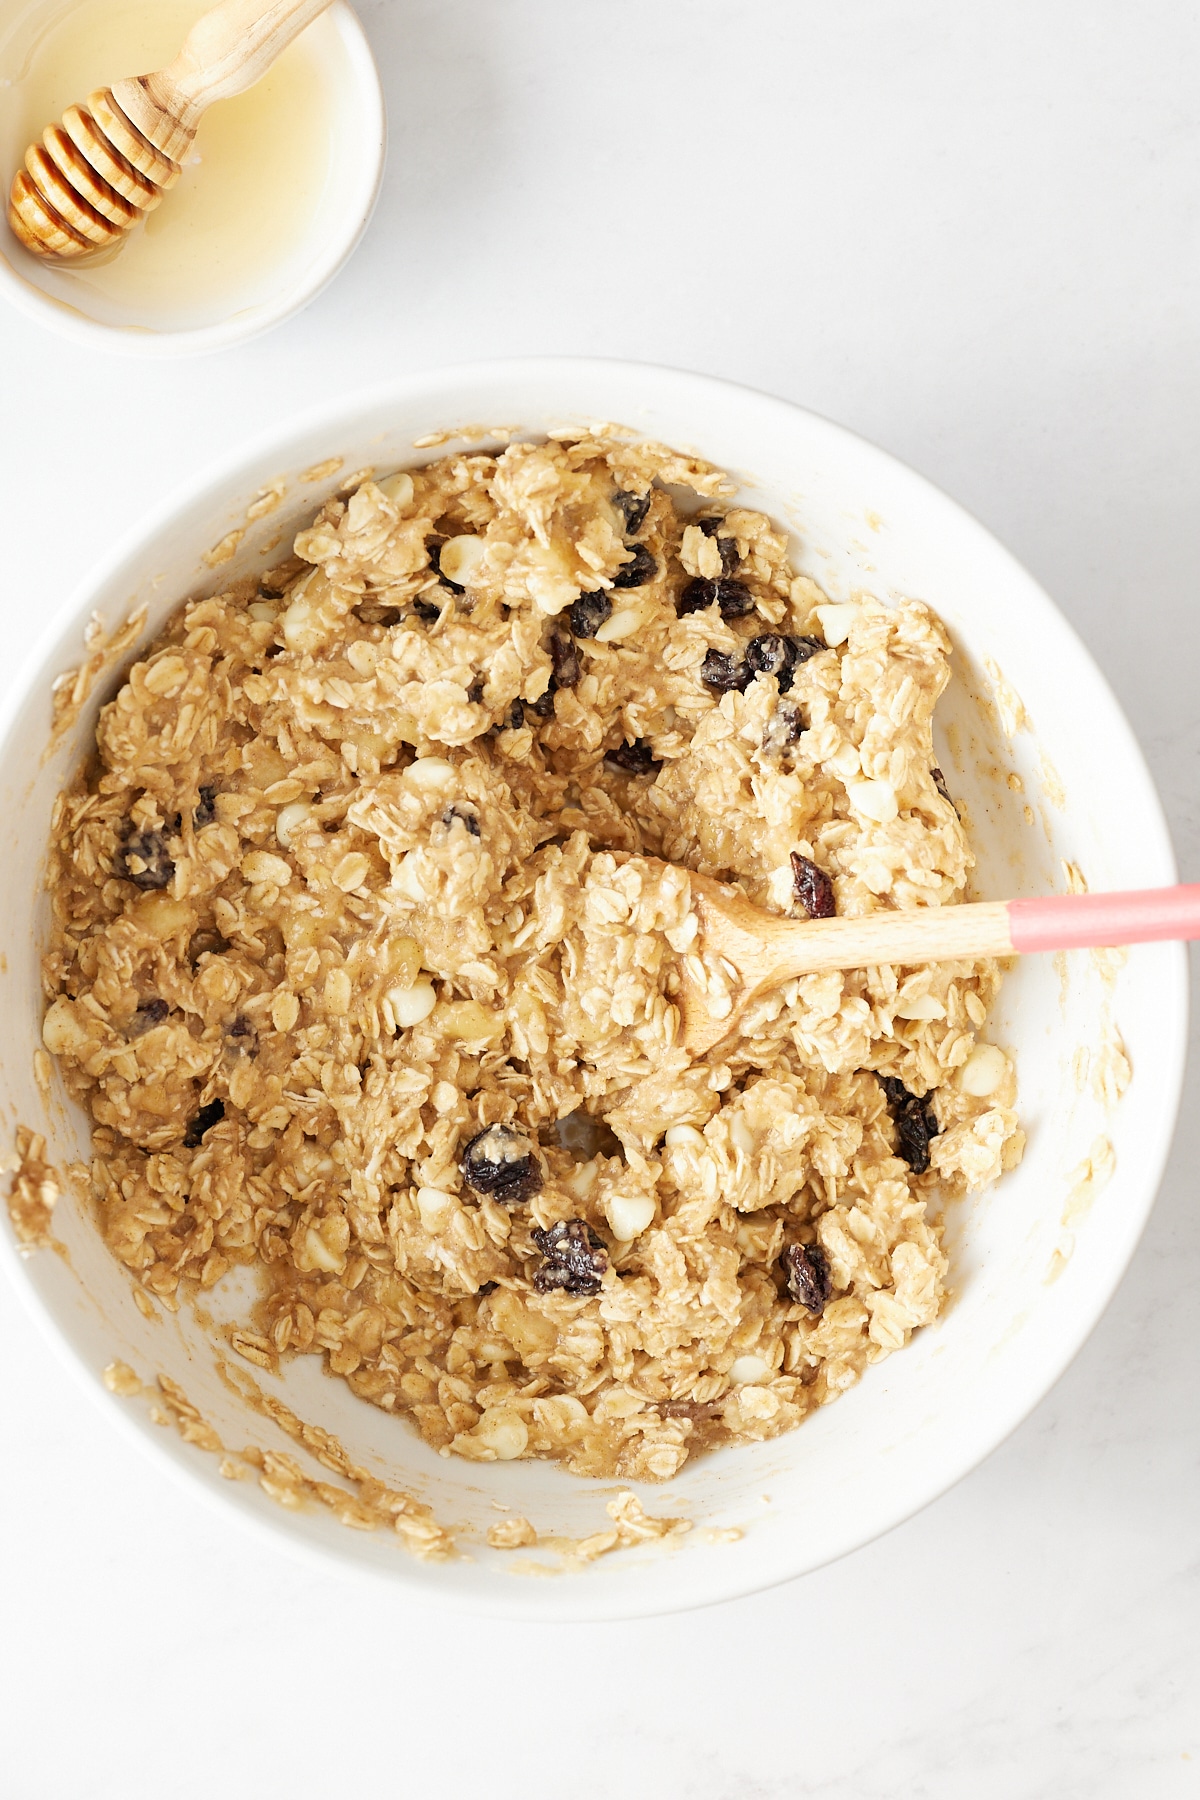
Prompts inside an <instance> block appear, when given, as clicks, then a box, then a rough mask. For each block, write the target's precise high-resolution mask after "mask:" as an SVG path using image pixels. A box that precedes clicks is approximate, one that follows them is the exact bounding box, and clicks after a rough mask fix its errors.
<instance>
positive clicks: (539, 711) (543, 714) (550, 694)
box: [525, 675, 554, 719]
mask: <svg viewBox="0 0 1200 1800" xmlns="http://www.w3.org/2000/svg"><path fill="white" fill-rule="evenodd" d="M525 708H526V711H527V712H531V713H532V714H533V716H534V718H535V719H552V718H553V717H554V677H553V675H552V676H551V677H550V685H549V687H548V688H547V689H546V691H545V693H544V694H541V695H540V696H539V697H538V699H536V700H526V702H525Z"/></svg>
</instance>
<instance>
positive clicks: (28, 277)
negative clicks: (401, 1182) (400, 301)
mask: <svg viewBox="0 0 1200 1800" xmlns="http://www.w3.org/2000/svg"><path fill="white" fill-rule="evenodd" d="M61 15H62V7H61V5H55V4H54V0H47V3H46V4H44V5H39V4H35V5H34V6H32V7H27V8H26V9H25V10H24V11H23V12H22V13H21V14H20V15H18V17H17V20H16V22H15V24H14V25H13V26H12V28H11V31H10V34H9V37H8V38H7V39H6V42H7V43H10V44H11V43H16V44H17V46H18V48H19V47H20V44H21V42H22V41H23V40H22V38H21V36H20V35H19V34H24V35H25V36H26V37H28V36H30V35H31V34H32V33H33V32H35V31H36V30H37V29H39V28H41V25H42V20H43V18H45V19H46V20H47V21H53V20H55V19H57V18H60V17H61ZM310 34H311V35H310ZM305 39H306V42H307V43H308V44H309V45H310V46H311V52H312V55H313V60H314V63H315V64H316V65H317V66H318V67H319V69H320V72H321V77H322V79H323V80H324V81H325V82H326V84H327V87H328V93H329V104H330V142H331V160H330V165H329V169H328V175H327V179H326V181H325V186H324V190H323V192H322V195H321V197H320V200H319V201H318V203H317V205H316V207H315V208H314V210H313V212H312V213H311V215H310V216H309V218H308V220H307V222H306V224H305V225H304V227H303V230H302V231H301V233H300V234H299V236H298V237H297V238H296V239H295V240H294V241H293V242H292V244H291V246H290V248H289V249H288V250H287V252H286V254H285V255H284V256H283V257H282V259H281V260H280V262H279V263H278V264H277V265H275V266H274V267H273V268H271V269H270V270H269V271H268V272H266V273H264V271H263V270H262V269H261V268H260V267H257V266H256V267H254V268H253V269H252V270H248V272H247V276H246V279H245V281H244V283H243V284H242V286H241V287H240V288H239V287H238V286H236V285H235V286H234V287H233V288H231V289H227V290H226V291H225V292H224V293H223V294H222V295H221V296H220V298H219V300H214V302H213V304H212V306H211V308H210V311H211V314H212V316H211V318H203V319H202V322H200V323H197V322H196V318H195V313H194V311H193V312H192V313H190V314H189V315H188V316H186V318H185V317H184V316H183V315H182V314H178V315H177V314H173V312H172V310H171V309H170V307H169V306H165V307H163V308H162V309H158V310H155V311H153V312H152V313H150V314H148V315H139V316H137V317H135V316H134V315H133V313H132V311H131V310H130V309H128V308H125V307H122V306H121V305H119V304H118V303H115V302H114V301H113V300H112V299H111V298H106V297H101V296H99V295H98V294H96V293H95V292H94V291H93V290H91V289H89V288H88V287H87V286H86V285H85V284H83V283H82V282H80V281H79V280H78V279H77V278H76V277H74V276H72V275H71V274H70V273H69V272H68V271H67V270H65V269H64V268H62V267H60V266H56V265H54V264H53V263H46V262H43V261H41V259H40V258H38V257H36V256H33V255H31V254H30V252H29V251H28V250H26V249H25V248H24V247H23V246H22V245H21V244H20V243H19V242H18V241H17V239H16V238H15V237H14V236H13V234H12V232H11V231H10V230H9V229H8V226H7V224H6V223H5V222H4V221H3V219H2V218H0V294H3V295H4V297H5V298H6V299H8V300H9V301H11V303H12V304H13V305H14V306H16V307H18V308H19V309H20V311H21V312H23V313H26V314H27V315H28V316H29V317H30V318H31V319H36V320H37V321H38V323H39V324H42V325H45V326H47V327H48V328H49V329H50V330H51V331H57V332H58V333H60V334H61V335H62V336H63V337H68V338H72V339H74V341H75V342H76V343H81V344H86V345H89V346H91V347H92V348H93V349H99V350H107V351H112V352H115V353H116V354H118V355H122V356H143V357H150V358H166V357H177V356H195V355H199V354H202V353H203V352H206V351H210V350H225V349H228V348H229V347H230V346H231V345H233V344H241V343H245V342H246V341H247V339H249V338H254V337H258V336H259V335H260V334H261V333H262V332H264V331H269V330H270V329H271V327H272V326H274V325H278V324H280V323H281V322H282V321H283V320H284V319H287V318H290V317H291V315H292V314H293V313H295V312H299V310H300V309H301V307H304V306H307V305H308V303H309V301H310V300H313V299H315V298H316V296H317V295H318V294H319V293H320V292H321V290H322V288H324V287H326V286H327V285H328V283H329V282H330V281H332V280H333V278H334V276H335V275H336V274H337V272H338V270H339V269H340V268H341V267H342V265H343V263H344V262H345V261H346V259H347V258H348V257H349V256H350V254H351V252H352V251H353V250H354V248H355V246H356V244H357V243H358V241H359V239H360V238H361V236H362V234H363V232H364V231H365V230H366V228H367V225H368V223H369V221H370V218H371V214H372V212H373V211H374V209H375V202H376V200H377V198H378V196H379V189H380V185H381V183H382V180H383V167H384V160H385V155H386V145H387V124H386V115H385V111H384V101H383V91H382V89H381V87H380V83H379V72H378V69H377V68H376V66H375V59H374V57H373V56H372V54H371V48H370V45H369V44H368V42H367V39H366V35H365V33H364V32H363V28H362V26H361V25H360V24H359V22H358V19H357V17H356V16H355V14H354V12H353V11H352V9H351V8H350V6H348V5H347V4H346V0H335V4H334V5H333V6H331V7H330V9H329V11H328V12H326V13H323V14H322V15H321V16H320V17H319V18H318V19H316V20H314V22H313V23H312V24H311V25H310V26H309V27H308V29H307V31H306V33H305ZM130 72H131V73H132V71H130ZM77 98H78V99H80V100H82V99H84V98H85V96H84V95H82V94H80V95H79V96H77ZM47 123H49V121H47ZM24 152H25V141H24V130H23V121H22V117H21V114H20V111H19V109H18V108H17V106H16V105H15V104H14V103H13V102H12V100H11V98H10V97H9V96H7V95H6V92H5V90H4V89H3V88H2V87H0V173H2V181H0V186H2V187H3V200H4V204H7V192H8V184H9V181H10V180H11V177H12V174H13V172H14V170H16V169H17V168H18V167H19V166H20V162H21V158H22V157H23V155H24ZM170 203H171V201H170V195H168V196H167V198H166V200H165V201H164V205H167V206H169V205H170ZM201 311H202V312H203V309H201ZM147 317H149V318H150V320H151V322H149V323H148V322H147Z"/></svg>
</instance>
